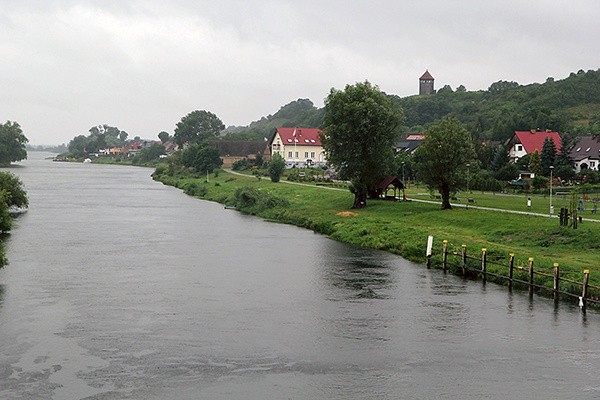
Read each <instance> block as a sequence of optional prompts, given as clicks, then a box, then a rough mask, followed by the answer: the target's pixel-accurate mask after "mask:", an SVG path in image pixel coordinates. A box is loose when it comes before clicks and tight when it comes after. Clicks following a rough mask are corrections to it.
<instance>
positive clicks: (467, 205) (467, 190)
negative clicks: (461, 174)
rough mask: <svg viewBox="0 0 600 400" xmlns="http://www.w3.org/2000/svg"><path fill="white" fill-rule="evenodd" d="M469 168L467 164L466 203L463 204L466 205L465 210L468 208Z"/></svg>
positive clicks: (469, 165)
mask: <svg viewBox="0 0 600 400" xmlns="http://www.w3.org/2000/svg"><path fill="white" fill-rule="evenodd" d="M470 168H471V164H467V202H466V203H465V204H466V205H467V206H466V208H469V178H470Z"/></svg>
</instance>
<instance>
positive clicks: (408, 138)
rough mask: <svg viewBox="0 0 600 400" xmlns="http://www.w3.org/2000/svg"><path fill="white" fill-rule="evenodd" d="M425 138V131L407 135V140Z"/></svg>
mask: <svg viewBox="0 0 600 400" xmlns="http://www.w3.org/2000/svg"><path fill="white" fill-rule="evenodd" d="M423 139H425V134H424V133H420V134H411V135H408V136H407V137H406V140H423Z"/></svg>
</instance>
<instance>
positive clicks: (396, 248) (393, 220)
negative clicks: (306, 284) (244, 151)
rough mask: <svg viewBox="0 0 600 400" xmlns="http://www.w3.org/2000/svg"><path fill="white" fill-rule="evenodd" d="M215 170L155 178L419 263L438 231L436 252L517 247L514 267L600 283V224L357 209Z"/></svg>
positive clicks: (339, 196) (391, 207) (374, 204)
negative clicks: (556, 269) (585, 276)
mask: <svg viewBox="0 0 600 400" xmlns="http://www.w3.org/2000/svg"><path fill="white" fill-rule="evenodd" d="M217 171H219V170H216V171H215V173H214V174H212V175H211V176H210V177H209V179H208V180H207V177H206V175H203V174H190V173H189V172H185V171H183V170H179V171H173V170H171V171H169V170H168V168H167V167H166V166H162V167H159V168H157V170H156V171H155V173H154V175H153V177H154V179H156V180H158V181H161V182H163V183H164V184H167V185H171V186H175V187H178V188H181V189H182V190H184V191H185V192H186V193H187V194H189V195H192V196H195V197H198V198H201V199H204V200H209V201H216V202H219V203H222V204H225V205H229V206H235V207H236V208H237V209H238V210H239V211H241V212H244V213H248V214H252V215H257V216H260V217H262V218H265V219H267V220H271V221H276V222H281V223H287V224H293V225H296V226H300V227H304V228H307V229H311V230H313V231H315V232H318V233H321V234H324V235H327V236H329V237H330V238H332V239H334V240H338V241H341V242H345V243H349V244H353V245H357V246H361V247H365V248H373V249H378V250H384V251H388V252H391V253H395V254H399V255H401V256H403V257H405V258H407V259H409V260H412V261H415V262H421V263H422V262H424V259H425V248H426V243H427V237H428V235H433V236H434V238H435V245H434V247H436V249H437V250H438V251H439V250H441V242H442V240H448V241H449V243H450V246H451V247H450V248H451V250H454V251H459V249H460V246H461V245H462V244H466V245H467V246H468V248H469V249H473V251H474V252H477V251H479V250H480V249H481V248H482V247H485V248H487V249H488V254H491V255H494V256H495V257H500V256H508V254H509V253H514V254H515V257H516V265H526V264H527V260H528V258H529V257H533V258H534V259H535V262H536V266H539V267H548V268H551V267H552V264H553V263H554V262H557V263H559V264H560V266H561V271H562V274H563V276H565V277H568V278H571V279H574V280H579V281H580V280H581V274H582V270H583V269H590V270H591V271H592V273H591V275H590V283H591V284H593V285H599V284H600V251H598V250H599V249H600V224H597V223H592V222H588V223H583V224H580V225H579V229H570V228H568V227H561V226H559V223H558V219H550V218H545V217H539V216H528V215H519V214H508V213H499V212H492V211H483V210H477V209H465V208H458V207H456V208H454V209H452V210H444V211H442V210H440V205H439V203H433V204H430V203H422V202H417V201H411V202H402V201H400V202H389V201H384V200H379V201H371V202H370V205H369V207H367V208H364V209H360V210H358V211H356V210H351V209H350V206H351V204H352V198H353V194H352V193H350V191H349V190H328V189H326V188H323V187H317V186H312V187H311V186H299V185H290V184H285V183H272V182H270V181H269V180H267V179H257V178H255V177H251V176H237V175H231V174H228V173H222V172H220V173H217ZM484 197H485V198H486V199H488V200H489V202H490V205H491V206H493V205H497V206H498V208H502V203H503V202H504V199H508V198H509V197H507V196H494V195H493V194H478V198H481V199H483V198H484ZM510 199H511V201H513V199H512V198H510ZM540 199H542V198H541V197H540ZM488 200H486V201H488ZM521 201H522V199H521ZM519 207H522V206H521V205H519ZM438 248H439V249H438ZM547 284H549V285H551V282H547Z"/></svg>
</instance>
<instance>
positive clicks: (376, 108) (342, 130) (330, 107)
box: [321, 81, 403, 208]
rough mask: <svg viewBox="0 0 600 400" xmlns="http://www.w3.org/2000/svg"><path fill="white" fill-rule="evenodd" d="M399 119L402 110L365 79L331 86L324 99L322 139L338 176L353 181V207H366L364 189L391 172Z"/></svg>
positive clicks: (368, 189) (401, 117)
mask: <svg viewBox="0 0 600 400" xmlns="http://www.w3.org/2000/svg"><path fill="white" fill-rule="evenodd" d="M402 120H403V116H402V112H401V110H400V109H399V108H397V107H395V106H394V105H393V103H392V100H391V99H390V98H389V97H388V96H386V95H385V93H383V92H381V91H380V90H379V88H378V87H377V86H373V85H371V83H369V82H368V81H365V82H362V83H356V84H355V85H346V87H345V89H344V90H343V91H342V90H337V89H335V88H332V89H331V91H330V92H329V95H328V96H327V98H326V99H325V117H324V125H323V129H324V133H323V134H322V137H321V143H322V144H323V149H324V150H325V154H326V157H327V160H328V162H329V163H330V164H331V165H332V166H334V167H335V168H336V169H337V171H338V173H339V176H340V178H341V179H346V180H350V181H351V183H352V190H353V193H354V204H353V206H352V208H362V207H365V206H366V204H367V193H369V192H374V190H375V188H376V186H377V184H378V183H379V182H380V181H381V179H382V178H384V177H385V176H386V175H389V173H390V172H391V170H392V167H393V160H394V153H393V149H392V145H393V144H394V142H395V141H396V138H397V137H398V136H399V132H398V128H399V126H400V124H401V123H402Z"/></svg>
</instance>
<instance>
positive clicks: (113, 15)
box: [0, 0, 600, 145]
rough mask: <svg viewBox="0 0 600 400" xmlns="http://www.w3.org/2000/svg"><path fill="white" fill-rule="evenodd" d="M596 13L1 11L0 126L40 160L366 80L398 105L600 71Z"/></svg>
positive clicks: (276, 1)
mask: <svg viewBox="0 0 600 400" xmlns="http://www.w3.org/2000/svg"><path fill="white" fill-rule="evenodd" d="M599 16H600V1H598V0H527V1H523V0H502V1H497V0H486V1H482V0H453V1H448V0H429V1H426V2H422V1H412V0H368V1H367V0H365V1H359V0H345V1H342V0H331V1H328V0H318V1H317V0H303V1H297V0H270V1H269V0H243V1H235V0H219V1H205V0H169V1H165V0H162V1H154V0H145V1H127V0H103V1H101V0H88V1H70V0H52V1H45V0H36V1H34V0H0V121H1V122H6V121H8V120H10V121H16V122H18V123H19V124H20V125H21V127H22V129H23V133H24V134H25V136H26V137H27V138H28V139H29V142H30V144H34V145H51V144H61V143H65V144H68V142H69V141H70V140H71V139H72V138H73V137H75V136H77V135H82V134H83V135H88V134H89V129H90V128H91V127H92V126H96V125H99V124H108V125H111V126H116V127H118V128H119V129H121V130H124V131H126V132H128V134H129V137H130V138H133V137H134V136H140V137H142V138H145V139H156V138H157V135H158V133H159V132H161V131H167V132H169V133H170V134H173V132H174V129H175V126H176V124H177V122H179V121H180V120H181V118H182V117H184V116H185V115H187V114H188V113H190V112H192V111H194V110H207V111H210V112H213V113H214V114H216V115H217V116H218V117H219V118H220V119H221V120H222V121H223V123H224V124H225V125H226V126H230V125H236V126H245V125H248V124H250V122H252V121H255V120H258V119H260V118H261V117H263V116H268V115H270V114H274V113H275V112H277V111H278V110H279V108H280V107H282V106H283V105H285V104H287V103H289V102H291V101H294V100H297V99H300V98H308V99H310V100H311V101H313V103H314V104H315V106H317V107H322V106H323V101H324V99H325V97H327V95H328V93H329V91H330V90H331V88H336V89H343V88H344V87H345V86H346V85H348V84H350V85H351V84H354V83H356V82H363V81H365V80H368V81H369V82H371V83H372V84H375V85H378V86H379V88H380V89H381V90H382V91H384V92H386V93H388V94H395V95H398V96H401V97H405V96H412V95H415V94H417V93H418V80H419V77H420V76H421V75H422V74H423V73H424V72H425V70H429V72H430V73H431V74H432V75H433V77H434V78H435V87H436V89H439V88H441V87H442V86H444V85H450V86H451V87H452V88H453V89H455V88H456V87H458V86H459V85H464V86H465V87H466V88H467V90H485V89H487V88H488V87H489V85H490V84H492V83H493V82H497V81H499V80H507V81H516V82H518V83H519V84H530V83H534V82H538V83H543V82H544V81H545V80H546V79H547V78H548V77H553V78H555V79H556V80H559V79H564V78H566V77H568V76H569V74H570V73H571V72H577V71H578V70H580V69H583V70H584V71H587V70H590V69H591V70H597V69H599V68H600V40H599V39H598V38H599V37H600V23H599V22H598V17H599Z"/></svg>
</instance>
